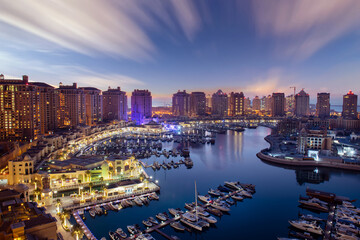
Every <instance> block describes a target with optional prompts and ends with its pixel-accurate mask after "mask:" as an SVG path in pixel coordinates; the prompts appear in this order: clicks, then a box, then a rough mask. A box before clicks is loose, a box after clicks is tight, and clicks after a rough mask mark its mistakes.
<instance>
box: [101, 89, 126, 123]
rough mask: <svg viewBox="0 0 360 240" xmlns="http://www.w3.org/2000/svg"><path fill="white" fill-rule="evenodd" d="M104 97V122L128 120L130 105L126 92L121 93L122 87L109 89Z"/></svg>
mask: <svg viewBox="0 0 360 240" xmlns="http://www.w3.org/2000/svg"><path fill="white" fill-rule="evenodd" d="M102 97H103V119H104V121H112V120H119V121H121V120H124V121H127V120H128V114H127V110H128V104H127V96H126V92H124V91H121V89H120V87H117V88H114V89H112V88H110V87H109V88H108V90H107V91H104V92H103V93H102Z"/></svg>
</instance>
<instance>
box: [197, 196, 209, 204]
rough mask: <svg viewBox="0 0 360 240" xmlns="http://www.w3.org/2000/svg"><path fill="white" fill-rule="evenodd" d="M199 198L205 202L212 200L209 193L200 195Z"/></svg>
mask: <svg viewBox="0 0 360 240" xmlns="http://www.w3.org/2000/svg"><path fill="white" fill-rule="evenodd" d="M198 198H199V200H200V201H202V202H204V203H209V202H211V198H210V196H208V195H205V196H203V195H199V196H198Z"/></svg>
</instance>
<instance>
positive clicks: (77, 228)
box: [71, 223, 84, 240]
mask: <svg viewBox="0 0 360 240" xmlns="http://www.w3.org/2000/svg"><path fill="white" fill-rule="evenodd" d="M83 234H84V232H83V230H82V229H81V226H80V225H79V224H78V223H76V224H75V225H74V226H73V227H72V230H71V235H73V236H74V235H75V236H76V240H79V239H81V238H82V235H83Z"/></svg>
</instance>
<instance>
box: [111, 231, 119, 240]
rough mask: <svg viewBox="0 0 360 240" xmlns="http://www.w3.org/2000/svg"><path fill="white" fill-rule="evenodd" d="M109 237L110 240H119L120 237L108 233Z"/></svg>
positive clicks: (114, 233) (113, 233)
mask: <svg viewBox="0 0 360 240" xmlns="http://www.w3.org/2000/svg"><path fill="white" fill-rule="evenodd" d="M109 236H110V238H111V239H112V240H120V236H119V234H117V233H116V232H112V231H110V232H109Z"/></svg>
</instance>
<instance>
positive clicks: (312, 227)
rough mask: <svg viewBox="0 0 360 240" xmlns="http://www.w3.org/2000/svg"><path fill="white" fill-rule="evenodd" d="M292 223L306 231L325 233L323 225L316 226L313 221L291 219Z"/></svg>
mask: <svg viewBox="0 0 360 240" xmlns="http://www.w3.org/2000/svg"><path fill="white" fill-rule="evenodd" d="M289 223H290V225H291V226H293V227H295V228H297V229H300V230H302V231H305V232H310V233H314V234H317V235H323V230H322V228H321V227H319V226H316V225H315V224H313V223H312V222H308V221H304V220H298V221H289Z"/></svg>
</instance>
